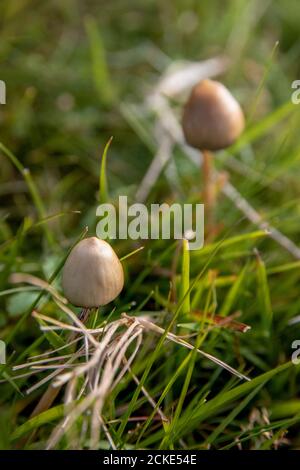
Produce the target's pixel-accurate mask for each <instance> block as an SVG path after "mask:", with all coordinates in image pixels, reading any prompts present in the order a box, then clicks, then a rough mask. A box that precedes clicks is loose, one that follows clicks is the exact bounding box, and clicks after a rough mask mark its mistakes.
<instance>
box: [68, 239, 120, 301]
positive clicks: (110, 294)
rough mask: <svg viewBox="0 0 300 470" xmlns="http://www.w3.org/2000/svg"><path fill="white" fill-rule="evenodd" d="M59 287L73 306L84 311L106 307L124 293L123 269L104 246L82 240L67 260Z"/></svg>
mask: <svg viewBox="0 0 300 470" xmlns="http://www.w3.org/2000/svg"><path fill="white" fill-rule="evenodd" d="M62 285H63V290H64V294H65V296H66V298H67V299H68V300H69V302H70V303H72V304H73V305H76V306H78V307H83V308H92V307H99V306H100V305H106V304H108V303H109V302H111V301H112V300H114V299H115V298H116V297H117V296H118V295H119V294H120V292H121V290H122V289H123V285H124V272H123V267H122V264H121V262H120V260H119V258H118V257H117V255H116V253H115V252H114V250H113V249H112V247H111V246H110V245H109V244H108V243H107V242H105V241H104V240H99V239H98V238H96V237H91V238H85V239H84V240H81V241H80V242H79V243H78V244H77V245H76V246H75V247H74V248H73V250H72V251H71V253H70V254H69V256H68V258H67V261H66V263H65V265H64V268H63V274H62Z"/></svg>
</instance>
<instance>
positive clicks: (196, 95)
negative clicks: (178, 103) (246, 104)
mask: <svg viewBox="0 0 300 470" xmlns="http://www.w3.org/2000/svg"><path fill="white" fill-rule="evenodd" d="M182 127H183V132H184V136H185V139H186V142H187V143H188V144H189V145H191V146H192V147H196V148H198V149H200V150H220V149H224V148H226V147H229V146H230V145H231V144H233V143H234V142H235V140H236V139H237V138H238V137H239V135H240V134H241V133H242V131H243V129H244V127H245V119H244V114H243V111H242V109H241V107H240V105H239V103H238V102H237V101H236V99H235V98H234V97H233V96H232V94H231V93H230V92H229V90H227V88H226V87H225V86H224V85H222V83H219V82H216V81H214V80H203V81H201V82H199V83H198V84H197V85H196V86H195V87H194V88H193V90H192V92H191V95H190V97H189V99H188V101H187V103H186V105H185V108H184V112H183V119H182Z"/></svg>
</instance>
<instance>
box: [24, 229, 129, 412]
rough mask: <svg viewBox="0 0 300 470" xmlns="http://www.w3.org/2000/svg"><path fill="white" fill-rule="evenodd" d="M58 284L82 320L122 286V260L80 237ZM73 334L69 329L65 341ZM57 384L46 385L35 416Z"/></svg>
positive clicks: (45, 406)
mask: <svg viewBox="0 0 300 470" xmlns="http://www.w3.org/2000/svg"><path fill="white" fill-rule="evenodd" d="M62 285H63V290H64V294H65V296H66V298H67V299H68V300H69V302H70V303H71V304H73V305H75V306H77V307H82V311H81V315H80V317H81V320H82V322H83V323H85V321H86V319H87V318H88V315H89V309H90V308H93V307H100V306H101V305H106V304H108V303H109V302H111V301H112V300H114V299H115V298H116V297H117V296H118V295H119V294H120V292H121V290H122V289H123V285H124V272H123V268H122V264H121V262H120V260H119V258H118V257H117V255H116V253H115V252H114V250H113V249H112V247H111V246H110V245H109V244H108V243H107V242H105V241H104V240H100V239H99V238H96V237H90V238H85V239H84V240H81V241H80V242H79V243H77V245H76V246H75V247H74V248H73V249H72V251H71V253H70V254H69V256H68V258H67V260H66V262H65V265H64V268H63V274H62ZM74 338H76V334H75V333H72V334H71V335H70V336H69V338H68V341H69V342H71V340H73V339H74ZM60 389H61V386H59V387H54V386H53V383H51V384H50V385H49V387H48V388H47V390H46V391H45V393H44V394H43V395H42V397H41V398H40V400H39V402H38V404H37V405H36V407H35V408H34V410H33V412H32V413H31V417H32V418H33V417H34V416H37V415H38V414H40V413H42V412H43V411H45V410H47V409H48V408H50V407H51V405H52V403H53V401H54V400H55V398H56V396H57V395H58V393H59V391H60Z"/></svg>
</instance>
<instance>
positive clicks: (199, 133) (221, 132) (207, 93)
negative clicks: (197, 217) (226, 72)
mask: <svg viewBox="0 0 300 470" xmlns="http://www.w3.org/2000/svg"><path fill="white" fill-rule="evenodd" d="M244 126H245V119H244V114H243V111H242V109H241V107H240V105H239V103H238V102H237V101H236V99H235V98H234V97H233V96H232V94H231V93H230V92H229V90H228V89H227V88H226V87H225V86H224V85H222V83H219V82H217V81H214V80H208V79H207V80H202V81H201V82H199V83H198V84H197V85H196V86H195V87H194V88H193V90H192V92H191V95H190V97H189V99H188V101H187V103H186V105H185V108H184V112H183V118H182V127H183V133H184V136H185V140H186V142H187V143H188V144H189V145H191V146H192V147H195V148H197V149H199V150H200V151H201V153H202V155H203V184H204V191H203V200H204V205H205V209H206V221H207V222H206V223H207V232H209V231H210V230H211V229H212V212H213V207H214V204H215V194H214V193H215V190H214V183H213V172H214V170H213V155H212V153H211V151H214V150H220V149H225V148H226V147H229V146H230V145H232V144H233V143H234V142H235V141H236V140H237V138H238V137H239V136H240V134H241V133H242V131H243V129H244Z"/></svg>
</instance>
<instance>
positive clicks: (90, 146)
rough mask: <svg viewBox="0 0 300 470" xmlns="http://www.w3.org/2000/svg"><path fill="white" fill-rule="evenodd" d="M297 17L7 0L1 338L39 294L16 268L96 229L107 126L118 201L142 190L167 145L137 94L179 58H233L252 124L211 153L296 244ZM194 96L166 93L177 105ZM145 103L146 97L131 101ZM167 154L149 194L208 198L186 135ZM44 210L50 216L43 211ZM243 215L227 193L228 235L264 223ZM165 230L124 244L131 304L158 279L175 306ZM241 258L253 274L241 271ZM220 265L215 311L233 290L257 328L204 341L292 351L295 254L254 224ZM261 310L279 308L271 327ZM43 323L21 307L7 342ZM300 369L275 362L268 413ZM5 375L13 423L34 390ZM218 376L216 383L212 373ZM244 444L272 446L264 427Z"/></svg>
mask: <svg viewBox="0 0 300 470" xmlns="http://www.w3.org/2000/svg"><path fill="white" fill-rule="evenodd" d="M299 24H300V7H299V2H298V0H289V1H288V2H287V1H286V0H276V1H275V0H273V1H272V0H250V1H249V0H223V1H218V0H209V1H197V0H193V1H192V0H163V1H156V0H143V1H135V0H113V1H111V2H107V1H101V0H100V1H90V0H86V1H84V2H83V1H80V0H78V1H75V0H65V1H63V2H62V1H59V0H57V1H55V0H50V1H47V2H41V1H37V0H10V1H9V2H7V1H1V2H0V25H1V29H0V35H1V40H0V79H1V80H4V81H5V83H6V86H7V103H6V104H5V105H0V142H1V143H2V144H3V145H4V146H5V147H6V148H7V149H9V150H10V151H11V152H13V154H14V156H15V157H16V158H17V162H18V163H17V164H16V161H15V160H14V159H13V158H9V157H8V155H7V152H5V151H3V148H2V149H0V288H1V296H0V305H1V308H0V338H1V339H4V340H5V339H6V338H7V337H8V336H9V335H10V334H11V333H12V332H14V328H15V326H16V324H18V321H19V320H20V319H21V318H22V316H24V315H25V314H26V312H28V309H29V308H30V305H31V304H32V302H33V301H34V299H35V298H36V295H37V294H36V292H35V291H33V292H32V291H29V290H28V289H27V290H26V289H24V290H21V292H14V291H12V292H8V293H6V291H7V290H9V289H12V288H13V286H12V285H11V283H10V281H9V279H10V275H11V274H12V273H14V272H20V271H21V272H25V273H31V274H34V275H36V276H39V277H41V278H43V279H49V277H50V275H51V273H53V270H54V269H55V267H56V266H57V264H58V263H59V262H60V260H61V259H62V256H63V255H64V254H65V253H66V250H67V249H68V248H69V247H70V246H71V244H72V243H73V242H74V241H75V240H76V239H77V238H78V237H79V235H80V233H81V232H82V230H83V229H84V227H85V226H86V225H88V226H89V228H90V233H91V234H94V230H95V224H96V219H95V208H96V205H97V197H98V196H97V195H98V189H99V171H100V162H101V155H102V152H103V149H104V146H105V144H106V142H107V141H108V139H109V138H110V137H111V136H113V142H112V144H111V146H110V148H109V152H108V160H107V179H108V186H109V194H110V198H111V200H112V201H114V200H115V199H116V197H117V196H118V194H126V195H128V196H129V199H130V200H132V201H134V195H135V193H136V190H137V188H138V187H139V184H140V182H141V181H142V178H143V176H144V175H145V173H146V171H147V169H148V168H149V165H150V164H151V162H152V159H153V157H154V154H155V151H156V148H157V142H155V141H154V140H151V139H152V137H153V129H154V128H155V115H154V114H151V112H146V111H145V113H144V114H143V109H145V108H143V106H141V105H142V104H143V103H145V100H146V98H147V96H149V95H150V94H151V92H152V91H153V89H154V88H155V87H156V86H157V84H158V82H159V80H160V79H161V77H162V75H163V74H164V73H165V72H166V70H167V69H168V68H169V67H170V66H172V64H173V65H174V64H178V63H179V61H192V62H200V61H205V60H208V59H211V58H218V60H220V61H221V60H225V61H226V64H227V65H226V68H225V69H224V72H223V73H222V74H221V75H219V76H218V79H219V80H221V81H222V82H224V83H225V84H226V85H227V86H228V87H229V88H230V89H231V91H232V92H233V94H234V95H235V96H236V97H237V99H238V100H239V101H240V103H241V105H242V107H243V109H244V110H245V114H246V117H247V129H246V133H245V137H244V140H243V142H242V145H239V146H237V147H236V148H233V149H232V152H231V153H230V155H227V154H225V153H220V155H219V156H218V158H217V159H216V165H217V168H218V169H219V170H220V171H226V172H227V174H228V175H229V178H230V181H231V183H232V184H233V185H234V186H235V187H236V188H237V190H238V191H239V192H240V193H241V194H242V195H243V196H244V197H245V198H246V200H247V201H248V202H249V203H250V204H251V205H252V206H253V207H254V208H255V209H256V210H257V212H258V213H259V214H260V215H261V216H262V217H263V218H264V220H267V221H268V222H269V223H271V224H272V225H273V226H274V227H276V228H277V229H279V230H281V231H282V232H283V233H284V234H285V235H286V236H287V237H288V238H289V239H290V240H291V241H292V242H293V243H294V244H295V245H297V244H299V245H300V230H299V227H300V205H299V200H300V188H299V177H300V163H299V160H300V140H299V124H300V117H299V110H300V105H299V106H297V105H293V104H292V103H291V94H292V89H291V84H292V82H293V81H294V80H296V79H300V61H299V56H300V38H299ZM184 99H185V96H181V97H179V98H178V100H174V101H172V100H170V106H171V107H172V109H173V110H174V114H175V115H176V116H178V117H179V118H180V114H181V108H182V104H183V102H184ZM136 109H138V110H139V112H138V113H134V112H133V110H136ZM166 125H168V123H166ZM172 165H173V166H172V167H170V168H169V171H166V172H163V173H162V174H161V175H160V176H159V178H158V179H157V181H156V182H155V184H154V185H153V187H152V189H151V192H150V194H149V198H148V201H149V202H151V201H155V202H162V201H168V202H176V201H179V202H185V201H197V200H201V172H200V170H199V169H198V168H197V167H196V166H195V165H193V164H192V163H191V162H190V161H189V160H188V159H187V158H186V157H185V156H184V154H183V152H182V151H181V150H180V148H179V147H175V149H174V160H173V163H172ZM24 168H25V169H29V171H30V175H31V178H32V180H33V181H34V184H35V186H36V188H37V191H38V195H37V197H36V198H34V197H32V193H31V194H30V190H29V186H28V178H27V180H26V177H25V178H24ZM25 174H26V171H25ZM74 211H80V213H79V212H78V213H74ZM45 217H50V219H51V220H49V221H48V222H47V223H40V224H38V222H39V221H40V222H41V221H43V220H44V219H45ZM243 217H244V215H243V214H241V213H240V211H239V210H238V209H237V208H236V207H235V206H234V204H233V203H232V201H230V200H228V199H227V198H226V197H225V196H224V195H220V197H219V202H218V207H217V220H218V222H219V223H220V224H221V229H220V238H221V237H222V236H225V238H226V237H227V235H226V233H227V232H226V231H227V230H230V235H228V237H234V236H239V235H245V234H248V233H250V232H251V233H252V232H255V231H257V230H258V228H257V227H256V226H255V225H253V224H252V223H251V222H250V221H249V220H247V218H245V217H244V218H243ZM241 218H243V220H241ZM36 224H37V225H36ZM234 224H236V226H235V225H234ZM232 227H233V228H232ZM114 246H115V247H116V249H117V250H118V252H119V253H120V255H125V254H126V253H128V252H130V251H132V250H134V249H135V248H137V247H138V246H139V244H136V243H134V242H130V241H129V242H128V243H127V242H126V243H124V242H122V243H121V242H120V243H114ZM168 246H169V245H168V244H167V243H165V244H160V243H156V244H152V245H151V243H150V242H148V243H147V244H146V249H145V250H144V252H143V253H142V254H141V253H140V254H138V255H136V256H135V257H132V258H130V259H129V260H128V263H127V266H126V270H127V274H126V275H127V286H126V288H125V292H124V293H123V296H122V297H121V304H118V309H117V312H118V311H120V310H121V309H124V308H128V309H129V308H131V307H130V305H131V303H132V302H136V303H138V302H140V301H142V300H143V299H144V298H145V297H146V296H147V295H148V294H149V293H150V292H151V291H152V290H154V291H155V292H156V295H155V296H154V298H153V299H152V300H150V301H149V302H148V304H147V308H148V310H151V311H153V312H159V311H160V309H161V308H162V307H164V306H165V303H166V299H167V297H168V289H169V279H168V270H170V269H171V268H170V266H171V265H172V260H173V254H172V252H171V253H169V254H168V255H167V256H165V257H164V258H163V259H160V258H159V256H161V254H162V253H163V250H164V249H166V248H168ZM254 248H256V249H257V251H258V252H259V253H257V252H255V253H254V251H253V249H254ZM208 251H209V250H208ZM193 256H194V255H192V260H191V277H193V276H195V275H196V274H197V273H198V272H199V270H200V269H202V268H203V266H204V265H205V262H206V261H207V256H206V255H205V252H204V254H203V256H202V255H199V256H198V255H195V256H194V258H193ZM153 257H154V258H155V257H157V263H156V264H155V269H154V270H153V271H152V272H151V274H150V275H149V273H148V271H147V272H146V270H147V268H148V267H149V264H148V263H150V264H151V262H152V261H153ZM149 260H150V261H149ZM258 266H259V267H258ZM243 270H244V271H243ZM241 272H244V274H245V275H244V277H243V278H242V279H241V278H240V277H239V275H240V273H241ZM143 273H145V275H143ZM147 273H148V274H147ZM264 275H265V277H264ZM137 276H141V278H140V283H135V284H134V289H132V281H133V280H135V279H136V278H137ZM215 279H217V280H218V281H217V287H216V284H214V285H213V292H214V296H215V297H214V296H213V300H211V302H212V304H214V305H215V310H216V312H217V313H218V308H219V307H220V306H222V305H224V302H225V301H226V299H227V302H231V303H229V304H227V307H226V308H225V310H226V309H227V310H228V312H227V313H228V314H229V313H233V312H235V311H237V310H240V311H241V312H242V317H241V319H242V321H245V322H246V323H248V324H250V325H251V326H252V330H251V332H250V333H249V334H248V333H247V337H246V336H245V338H244V337H243V338H242V339H241V338H240V336H235V335H234V334H232V333H228V332H227V331H225V332H224V333H221V339H218V341H216V338H215V337H214V338H213V340H212V341H211V340H210V342H209V344H208V346H207V347H208V348H211V351H215V349H216V351H217V352H218V353H219V354H221V356H222V355H223V356H224V360H225V359H227V360H228V362H229V363H232V362H233V363H235V365H236V364H239V365H241V366H245V364H247V366H245V367H246V368H247V370H249V369H251V370H252V371H253V374H254V375H256V374H258V373H262V372H266V371H267V370H270V369H272V368H275V367H276V366H277V365H278V364H281V363H283V362H286V361H288V360H289V359H290V356H291V353H292V349H291V344H292V341H293V340H294V339H297V338H300V328H299V326H298V325H299V323H298V322H297V320H295V317H297V315H299V308H300V300H299V285H300V262H299V260H298V258H297V256H294V255H293V254H292V253H290V252H288V251H286V250H284V248H282V247H281V246H279V245H278V244H277V243H276V242H275V241H274V240H272V239H270V238H269V237H261V236H257V237H256V236H253V237H252V238H251V237H249V240H248V239H247V236H246V237H245V239H244V242H243V240H242V241H241V244H239V243H236V242H234V243H232V244H230V243H229V244H228V247H227V248H226V249H225V250H223V251H221V253H220V254H219V255H216V256H215V257H214V258H213V260H211V261H210V265H209V270H208V273H207V277H206V278H205V283H204V284H205V285H204V287H203V289H204V292H208V291H209V290H210V288H211V285H212V284H213V282H212V281H211V280H213V281H215ZM236 280H238V281H239V282H238V284H235V282H236ZM266 280H267V283H266V284H265V281H266ZM210 281H211V282H210ZM179 282H180V279H179ZM218 282H219V284H218ZM59 285H60V284H59V282H57V287H58V288H59ZM233 285H236V291H235V292H234V290H232V286H233ZM229 292H231V294H230V295H231V298H230V297H228V293H229ZM203 295H204V294H203ZM205 299H206V296H205V295H204V297H203V301H201V300H199V301H198V304H197V305H196V303H197V302H196V301H195V306H196V307H197V308H203V306H204V304H205ZM228 299H229V300H228ZM230 299H231V300H230ZM201 302H202V303H201ZM228 305H229V306H230V308H228ZM216 306H217V307H216ZM44 308H45V309H46V311H48V313H49V312H50V313H52V314H54V315H55V314H56V313H55V306H54V305H53V304H51V301H48V302H47V301H45V303H44ZM225 310H224V311H225ZM227 310H226V311H227ZM270 312H271V313H270ZM264 315H265V316H266V315H269V316H270V315H271V316H272V320H271V321H270V323H268V325H269V326H270V325H271V326H270V328H271V330H272V331H271V334H270V335H269V336H268V335H267V337H266V336H265V330H264V328H265V327H266V323H265V320H264V318H263V317H264ZM291 321H292V324H293V325H292V326H291ZM39 335H40V333H39V330H38V328H37V326H36V325H35V323H34V321H33V320H30V319H29V318H27V319H26V320H25V321H24V323H23V324H22V325H21V327H20V328H19V329H18V331H17V332H16V334H15V335H14V337H13V339H12V342H11V344H10V345H9V349H8V353H9V355H10V354H11V353H13V352H14V351H15V353H16V354H17V356H16V357H19V356H18V355H20V354H22V352H23V351H24V349H25V348H27V347H28V345H30V344H32V343H33V342H34V341H36V339H37V338H39ZM42 346H43V345H42ZM40 347H41V346H37V348H36V350H38V351H39V348H40ZM148 347H149V345H148ZM150 349H151V347H150ZM31 352H32V351H31ZM35 352H36V351H35ZM167 354H170V350H168V351H167ZM223 356H222V357H223ZM208 372H210V370H209V368H208V369H207V370H206V371H205V373H204V376H201V373H200V372H196V375H195V382H194V383H193V386H192V390H193V392H191V393H192V394H193V393H194V390H195V386H196V385H195V384H196V383H197V381H198V379H199V380H200V379H201V381H203V380H204V381H205V380H206V379H207V374H208ZM199 374H200V376H199ZM161 380H162V384H163V383H164V379H161ZM297 380H299V378H298V379H297V374H296V372H293V371H288V372H286V373H285V374H281V375H280V376H278V379H277V380H274V381H273V382H272V386H270V388H269V389H265V390H264V391H263V392H262V393H261V395H259V398H257V403H255V405H253V406H254V409H256V408H255V407H256V406H257V407H258V409H261V408H259V407H265V408H266V409H267V410H268V411H267V412H266V414H267V415H268V417H269V416H272V407H274V410H275V411H274V410H273V412H274V413H275V414H273V416H274V419H290V418H291V417H294V416H296V415H297V413H299V412H300V400H299V386H297V383H299V382H297ZM223 385H224V384H223ZM2 387H3V393H2V396H1V397H0V400H1V401H2V405H1V413H2V417H3V418H2V419H3V420H6V419H7V416H9V417H11V421H10V422H11V426H12V428H14V427H15V426H17V424H20V423H22V422H24V420H26V418H27V417H28V411H27V408H26V406H27V405H28V403H29V402H26V403H24V402H22V400H23V399H22V398H20V396H19V395H18V392H17V391H16V390H15V389H14V387H13V386H12V385H11V384H4V385H2ZM213 388H214V391H215V392H216V391H217V390H219V385H218V382H216V384H214V385H213ZM123 398H124V397H123ZM173 398H174V400H175V402H176V391H175V392H174V396H173V397H171V398H170V399H169V402H168V403H167V405H166V407H167V409H168V410H169V412H170V413H171V410H172V409H173V408H172V407H173V406H174V405H172V399H173ZM124 399H126V397H125V398H124ZM247 406H248V405H247ZM168 407H169V408H168ZM246 410H247V411H246V412H245V414H244V415H243V418H242V419H244V420H245V422H246V423H248V422H249V415H250V414H251V412H252V411H253V408H251V406H250V405H249V408H246ZM276 413H277V414H276ZM225 414H226V413H225ZM222 417H223V415H220V417H219V418H218V419H222ZM268 419H269V418H268ZM296 421H297V420H296ZM3 422H4V421H3ZM210 424H211V426H214V425H215V422H214V421H212V422H211V423H210ZM292 424H293V426H292V429H291V433H290V434H289V435H288V437H287V438H288V440H287V441H286V442H285V441H284V439H285V437H284V436H285V433H284V431H283V430H284V429H285V425H283V426H282V428H280V427H279V430H280V431H281V434H278V436H277V435H276V436H275V437H276V439H277V438H278V439H279V440H280V439H282V442H281V444H282V445H287V446H292V447H293V446H294V447H297V446H298V445H299V435H298V429H297V425H295V424H294V423H292ZM235 426H240V424H237V423H234V425H233V428H234V427H235ZM241 426H242V425H241ZM286 426H287V427H288V425H286ZM11 432H12V430H8V429H5V430H4V426H3V427H2V426H1V428H0V441H1V439H2V441H1V442H2V444H1V445H2V447H4V448H6V447H10V446H13V445H14V444H11V442H10V437H9V436H10V433H11ZM201 432H202V431H201V430H200V431H199V434H197V435H196V436H195V435H193V434H192V431H191V435H190V436H189V437H188V438H187V442H188V445H190V446H193V445H195V446H196V445H199V446H200V445H201V442H202V438H203V434H205V433H206V432H208V431H207V430H205V429H204V430H203V434H201ZM274 432H275V431H274ZM275 437H274V436H273V440H272V443H271V444H270V446H271V447H272V446H274V445H275V444H274V443H275V441H276V439H275ZM229 440H230V438H229ZM225 441H226V440H225ZM262 441H263V440H262ZM225 443H226V442H225ZM149 445H157V442H153V443H152V442H151V443H150V444H149ZM246 445H249V446H250V447H251V446H252V447H253V448H255V447H260V446H261V445H262V446H263V445H265V446H266V447H267V445H266V444H262V443H261V440H258V441H256V440H255V438H253V439H252V440H251V439H250V444H249V441H247V444H246ZM220 446H221V443H220V444H218V443H216V447H220Z"/></svg>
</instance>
